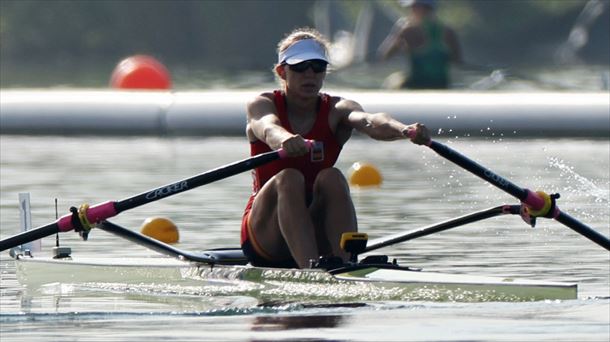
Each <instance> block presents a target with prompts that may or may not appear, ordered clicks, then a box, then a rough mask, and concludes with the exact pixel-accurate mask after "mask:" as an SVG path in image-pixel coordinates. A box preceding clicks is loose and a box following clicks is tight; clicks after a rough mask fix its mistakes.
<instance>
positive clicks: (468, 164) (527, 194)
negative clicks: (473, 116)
mask: <svg viewBox="0 0 610 342" xmlns="http://www.w3.org/2000/svg"><path fill="white" fill-rule="evenodd" d="M428 146H429V147H430V148H431V149H432V150H434V151H435V152H436V153H438V154H439V155H441V156H443V157H445V158H446V159H448V160H450V161H452V162H454V163H455V164H457V165H459V166H461V167H463V168H464V169H466V170H468V171H470V172H471V173H473V174H475V175H477V176H479V177H481V178H483V179H484V180H486V181H488V182H489V183H491V184H493V185H495V186H496V187H498V188H500V189H501V190H504V191H505V192H507V193H509V194H511V195H513V196H515V197H517V198H518V199H519V200H521V202H523V203H525V204H526V205H527V206H528V207H530V208H532V209H534V210H540V209H541V208H543V207H544V205H545V203H544V199H543V198H541V197H540V196H539V195H538V194H537V193H534V192H532V191H530V190H528V189H524V188H521V187H519V186H517V185H515V184H513V183H512V182H510V181H509V180H507V179H505V178H503V177H501V176H499V175H498V174H496V173H495V172H493V171H491V170H489V169H488V168H486V167H484V166H481V165H479V164H478V163H476V162H475V161H473V160H471V159H469V158H468V157H466V156H464V155H462V154H460V153H459V152H457V151H455V150H454V149H452V148H450V147H448V146H446V145H443V144H441V143H438V142H436V141H432V140H431V141H430V142H429V144H428ZM551 214H552V217H553V218H554V219H556V220H557V221H559V222H561V223H563V224H564V225H566V226H568V227H569V228H571V229H573V230H574V231H576V232H578V233H580V234H581V235H583V236H584V237H586V238H588V239H589V240H591V241H593V242H595V243H596V244H598V245H600V246H602V247H603V248H605V249H607V250H610V239H608V238H607V237H605V236H603V235H601V234H600V233H598V232H597V231H596V230H594V229H593V228H591V227H589V226H587V225H585V224H584V223H582V222H579V221H578V220H576V219H574V218H573V217H571V216H569V215H568V214H565V213H563V212H561V211H560V210H559V209H558V208H557V207H555V210H554V212H553V213H551Z"/></svg>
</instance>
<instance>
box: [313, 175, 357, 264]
mask: <svg viewBox="0 0 610 342" xmlns="http://www.w3.org/2000/svg"><path fill="white" fill-rule="evenodd" d="M313 196H314V197H313V202H312V204H311V206H310V207H309V211H310V213H311V216H312V218H313V220H314V223H315V225H316V230H317V236H318V241H320V240H325V241H320V242H318V245H319V246H320V248H321V249H323V250H320V254H322V255H324V254H330V253H332V254H333V255H335V256H338V257H341V258H342V259H343V260H347V259H348V258H349V256H348V255H347V253H345V251H343V250H342V249H341V247H340V246H339V242H340V241H341V234H342V233H345V232H356V231H358V222H357V219H356V210H355V209H354V203H353V202H352V197H351V195H350V191H349V185H348V184H347V180H346V179H345V177H344V176H343V174H342V173H341V171H339V170H338V169H336V168H328V169H324V170H322V171H321V172H320V173H319V174H318V177H317V178H316V181H315V183H314V195H313Z"/></svg>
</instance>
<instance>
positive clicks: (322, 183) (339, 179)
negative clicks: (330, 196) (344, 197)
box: [314, 167, 349, 194]
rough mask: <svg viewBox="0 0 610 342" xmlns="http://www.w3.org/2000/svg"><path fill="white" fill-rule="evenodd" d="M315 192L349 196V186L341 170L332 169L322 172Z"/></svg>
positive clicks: (315, 186) (318, 177)
mask: <svg viewBox="0 0 610 342" xmlns="http://www.w3.org/2000/svg"><path fill="white" fill-rule="evenodd" d="M314 191H315V192H328V191H330V192H331V193H334V194H339V193H347V194H348V193H349V185H348V184H347V180H346V179H345V176H343V173H342V172H341V171H339V169H337V168H334V167H331V168H327V169H324V170H322V171H320V173H319V174H318V176H317V177H316V181H315V183H314Z"/></svg>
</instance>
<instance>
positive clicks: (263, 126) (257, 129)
mask: <svg viewBox="0 0 610 342" xmlns="http://www.w3.org/2000/svg"><path fill="white" fill-rule="evenodd" d="M247 111H248V113H247V119H248V120H247V121H248V122H247V126H246V134H247V136H248V139H249V140H250V141H251V142H253V141H256V140H260V141H262V142H264V143H265V144H267V145H268V146H269V147H270V148H271V149H274V150H278V149H280V148H282V149H284V151H286V153H287V154H288V156H291V157H295V156H300V155H303V154H305V153H307V152H308V147H307V144H306V143H305V139H303V138H302V137H301V136H300V135H297V134H292V133H290V132H288V131H287V130H286V129H285V128H284V127H282V124H281V122H280V119H279V117H278V116H277V113H276V108H275V105H274V104H273V101H272V100H271V98H270V97H267V96H265V95H260V96H258V97H256V98H255V99H254V100H253V101H252V102H250V103H248V106H247Z"/></svg>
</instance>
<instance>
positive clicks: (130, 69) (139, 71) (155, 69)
mask: <svg viewBox="0 0 610 342" xmlns="http://www.w3.org/2000/svg"><path fill="white" fill-rule="evenodd" d="M110 86H111V87H113V88H119V89H170V88H171V86H172V82H171V77H170V74H169V71H168V70H167V68H166V67H165V66H164V65H163V64H161V62H159V61H158V60H156V59H155V58H153V57H151V56H145V55H136V56H131V57H127V58H125V59H124V60H122V61H120V62H119V64H117V66H116V67H115V68H114V71H113V72H112V76H111V78H110Z"/></svg>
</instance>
